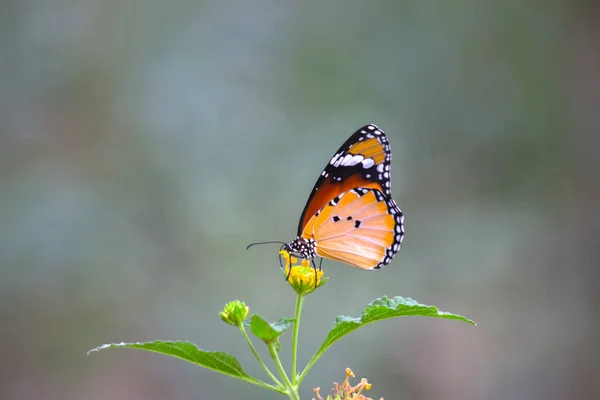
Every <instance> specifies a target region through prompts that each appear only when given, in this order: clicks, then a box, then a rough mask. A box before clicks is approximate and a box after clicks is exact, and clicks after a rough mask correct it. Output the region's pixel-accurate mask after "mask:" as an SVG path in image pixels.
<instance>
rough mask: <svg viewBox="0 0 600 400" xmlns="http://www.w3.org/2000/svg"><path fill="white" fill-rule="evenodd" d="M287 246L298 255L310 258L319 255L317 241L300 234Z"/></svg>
mask: <svg viewBox="0 0 600 400" xmlns="http://www.w3.org/2000/svg"><path fill="white" fill-rule="evenodd" d="M287 248H288V250H289V251H290V252H291V253H296V254H297V255H298V256H300V257H302V258H305V259H308V260H312V259H313V258H315V257H317V252H316V250H315V241H314V240H313V239H305V238H303V237H302V236H298V237H297V238H296V239H294V241H293V242H291V243H288V245H287Z"/></svg>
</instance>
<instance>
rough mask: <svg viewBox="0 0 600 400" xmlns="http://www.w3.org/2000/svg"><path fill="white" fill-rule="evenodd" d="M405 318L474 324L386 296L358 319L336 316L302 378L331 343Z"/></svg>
mask: <svg viewBox="0 0 600 400" xmlns="http://www.w3.org/2000/svg"><path fill="white" fill-rule="evenodd" d="M405 316H421V317H434V318H444V319H454V320H458V321H463V322H467V323H470V324H473V325H475V322H473V321H471V320H470V319H468V318H465V317H463V316H460V315H456V314H452V313H448V312H444V311H439V310H438V309H437V307H434V306H426V305H423V304H419V303H417V302H416V301H414V300H412V299H409V298H404V297H400V296H397V297H394V298H393V299H389V298H387V296H384V297H382V298H379V299H376V300H373V301H372V302H371V303H369V305H367V307H366V308H365V309H364V310H363V312H362V315H361V316H360V317H358V318H352V317H347V316H344V315H340V316H338V317H337V318H336V319H335V322H334V323H333V326H332V327H331V329H330V331H329V334H328V335H327V338H326V339H325V342H323V344H322V345H321V348H319V350H318V351H317V352H316V354H315V355H314V356H313V357H312V359H311V360H310V361H309V362H308V365H307V366H306V368H305V370H304V371H303V372H302V378H303V377H304V376H305V375H306V373H307V372H308V370H310V368H311V367H312V366H313V365H314V363H315V362H316V361H317V359H319V357H321V355H323V353H324V352H325V351H326V350H327V349H328V348H329V347H330V346H331V345H332V344H333V343H335V342H337V341H338V340H339V339H341V338H342V337H344V336H346V335H347V334H349V333H350V332H352V331H354V330H356V329H358V328H360V327H362V326H365V325H367V324H370V323H372V322H375V321H380V320H384V319H388V318H395V317H405Z"/></svg>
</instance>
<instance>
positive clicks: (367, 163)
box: [362, 158, 375, 168]
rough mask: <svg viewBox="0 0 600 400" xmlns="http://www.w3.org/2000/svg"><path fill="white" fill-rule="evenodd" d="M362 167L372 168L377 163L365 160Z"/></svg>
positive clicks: (370, 159) (369, 159)
mask: <svg viewBox="0 0 600 400" xmlns="http://www.w3.org/2000/svg"><path fill="white" fill-rule="evenodd" d="M362 165H363V168H371V167H372V166H373V165H375V161H374V160H373V159H372V158H365V159H364V160H363V161H362Z"/></svg>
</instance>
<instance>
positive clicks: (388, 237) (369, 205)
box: [302, 187, 404, 270]
mask: <svg viewBox="0 0 600 400" xmlns="http://www.w3.org/2000/svg"><path fill="white" fill-rule="evenodd" d="M402 223H403V215H402V211H400V209H399V208H398V206H397V205H396V203H395V202H394V200H392V199H391V197H389V196H386V195H385V194H384V193H382V192H381V191H380V190H378V189H370V188H362V187H360V188H354V189H351V190H349V191H347V192H344V193H342V194H341V195H340V196H338V197H335V198H334V199H332V200H330V201H329V202H327V204H326V205H325V206H323V207H322V208H321V209H320V210H319V211H318V212H316V213H315V215H314V216H312V217H311V218H310V220H309V221H308V223H307V224H306V226H305V228H304V230H303V232H302V237H304V238H306V239H311V240H313V241H314V244H315V251H316V253H317V255H319V256H321V257H326V258H330V259H333V260H337V261H341V262H344V263H346V264H349V265H352V266H355V267H358V268H362V269H367V270H368V269H377V268H381V267H383V266H385V265H386V264H388V263H389V262H390V261H391V259H392V257H393V256H394V255H395V254H396V253H397V252H398V249H399V247H400V243H401V242H402V238H403V235H404V229H403V226H402Z"/></svg>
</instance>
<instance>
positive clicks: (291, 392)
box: [267, 342, 300, 400]
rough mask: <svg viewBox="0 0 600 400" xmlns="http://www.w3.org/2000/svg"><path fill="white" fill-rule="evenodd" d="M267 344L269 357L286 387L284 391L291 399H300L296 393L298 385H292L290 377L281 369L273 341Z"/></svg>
mask: <svg viewBox="0 0 600 400" xmlns="http://www.w3.org/2000/svg"><path fill="white" fill-rule="evenodd" d="M267 346H268V347H269V354H271V358H272V359H273V362H274V363H275V366H276V367H277V371H279V376H280V377H281V380H282V381H283V385H284V387H285V388H286V391H285V393H286V394H287V395H288V397H289V398H290V399H292V400H300V396H299V395H298V387H297V386H294V385H292V382H290V379H289V378H288V376H287V375H286V373H285V370H284V369H283V365H281V360H280V359H279V355H278V354H277V350H276V349H275V342H270V343H267Z"/></svg>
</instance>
